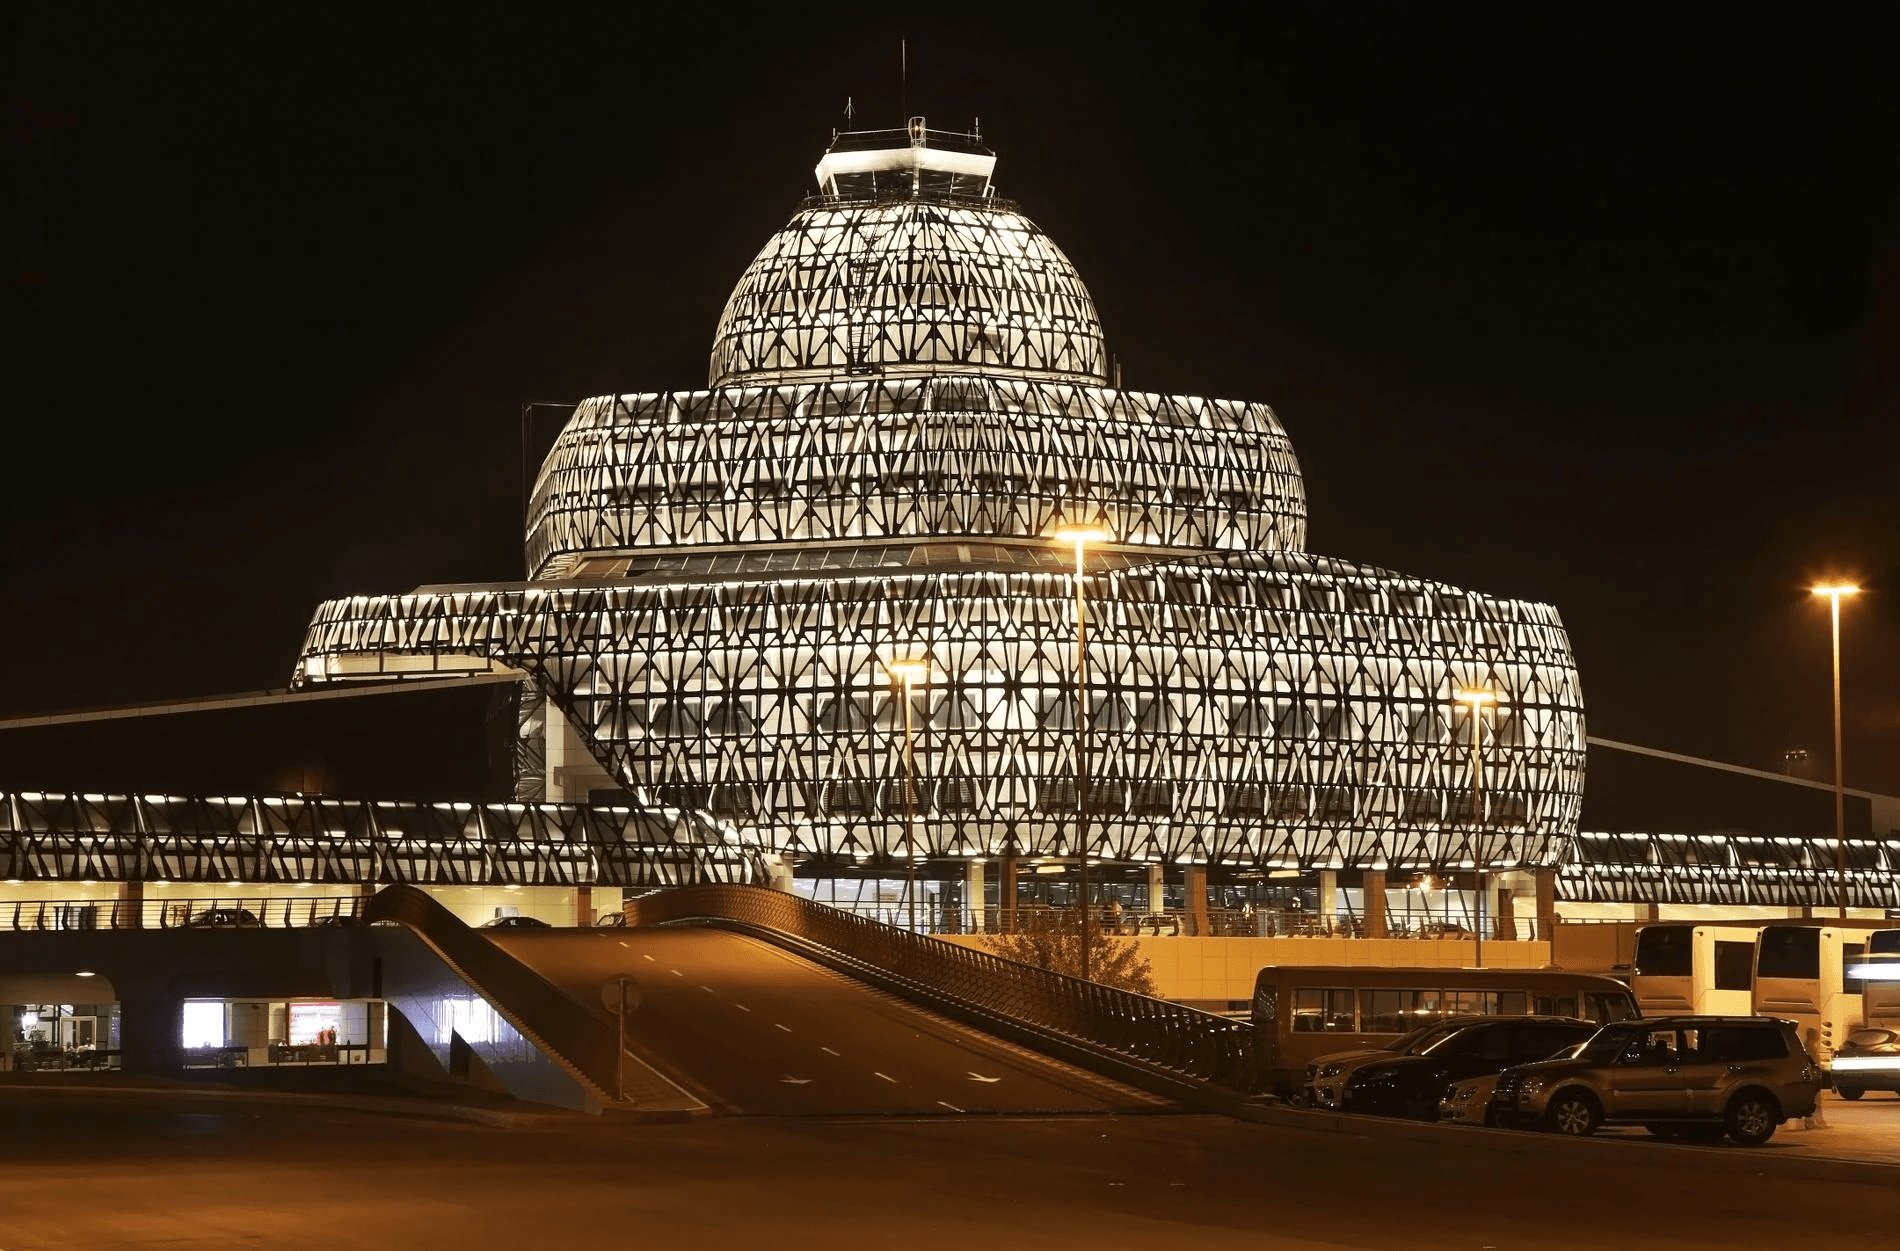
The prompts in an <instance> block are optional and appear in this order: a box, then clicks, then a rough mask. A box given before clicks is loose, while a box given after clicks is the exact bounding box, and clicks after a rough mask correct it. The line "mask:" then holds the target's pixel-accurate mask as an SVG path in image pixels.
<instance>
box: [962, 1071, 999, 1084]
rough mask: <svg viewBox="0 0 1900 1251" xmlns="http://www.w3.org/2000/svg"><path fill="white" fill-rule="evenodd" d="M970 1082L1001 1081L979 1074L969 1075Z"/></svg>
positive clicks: (997, 1078)
mask: <svg viewBox="0 0 1900 1251" xmlns="http://www.w3.org/2000/svg"><path fill="white" fill-rule="evenodd" d="M967 1071H968V1070H966V1072H967ZM970 1080H971V1081H973V1082H1000V1081H1002V1080H1003V1079H1002V1078H1000V1077H985V1076H983V1075H982V1074H981V1073H971V1074H970Z"/></svg>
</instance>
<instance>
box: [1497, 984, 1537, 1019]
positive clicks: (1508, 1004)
mask: <svg viewBox="0 0 1900 1251" xmlns="http://www.w3.org/2000/svg"><path fill="white" fill-rule="evenodd" d="M1530 1001H1531V997H1530V992H1528V991H1522V990H1506V991H1500V992H1498V1012H1499V1014H1501V1015H1503V1016H1523V1015H1524V1014H1525V1013H1527V1012H1529V1011H1530V1010H1531V1009H1530Z"/></svg>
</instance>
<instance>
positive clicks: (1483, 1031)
mask: <svg viewBox="0 0 1900 1251" xmlns="http://www.w3.org/2000/svg"><path fill="white" fill-rule="evenodd" d="M1598 1028H1599V1027H1598V1026H1596V1025H1594V1024H1592V1023H1591V1022H1589V1021H1579V1020H1575V1019H1572V1018H1570V1017H1560V1016H1509V1017H1493V1018H1491V1019H1490V1020H1486V1021H1478V1022H1474V1023H1472V1024H1470V1025H1467V1026H1465V1027H1464V1028H1463V1029H1460V1030H1458V1031H1456V1032H1455V1033H1451V1034H1448V1035H1446V1036H1445V1037H1444V1038H1441V1039H1439V1040H1438V1041H1437V1042H1436V1043H1435V1044H1433V1045H1432V1046H1431V1047H1430V1048H1428V1049H1427V1050H1425V1051H1424V1052H1422V1053H1420V1054H1418V1055H1409V1056H1394V1057H1393V1058H1392V1059H1390V1060H1381V1061H1379V1062H1378V1063H1376V1064H1368V1065H1365V1066H1363V1067H1361V1068H1360V1069H1359V1070H1358V1071H1357V1072H1355V1073H1354V1074H1353V1075H1352V1078H1351V1080H1350V1081H1348V1082H1347V1084H1346V1089H1345V1092H1344V1096H1343V1098H1342V1099H1341V1100H1340V1104H1341V1107H1342V1108H1343V1110H1345V1111H1347V1112H1359V1113H1363V1114H1365V1115H1368V1116H1403V1117H1409V1118H1411V1119H1413V1120H1419V1121H1435V1120H1437V1119H1438V1100H1439V1098H1440V1096H1442V1095H1443V1094H1444V1093H1445V1087H1446V1086H1448V1085H1450V1084H1451V1083H1453V1082H1461V1081H1464V1080H1465V1079H1466V1078H1471V1077H1481V1076H1483V1075H1485V1074H1487V1073H1501V1072H1503V1071H1504V1070H1505V1069H1508V1068H1510V1067H1512V1066H1513V1065H1517V1064H1529V1063H1532V1062H1534V1061H1536V1060H1542V1059H1545V1058H1546V1057H1548V1056H1550V1055H1552V1054H1554V1053H1555V1052H1558V1051H1561V1050H1563V1049H1564V1048H1566V1047H1570V1046H1574V1045H1575V1044H1577V1043H1580V1042H1582V1041H1583V1040H1584V1039H1586V1038H1588V1037H1590V1036H1591V1035H1592V1034H1594V1033H1596V1032H1597V1029H1598Z"/></svg>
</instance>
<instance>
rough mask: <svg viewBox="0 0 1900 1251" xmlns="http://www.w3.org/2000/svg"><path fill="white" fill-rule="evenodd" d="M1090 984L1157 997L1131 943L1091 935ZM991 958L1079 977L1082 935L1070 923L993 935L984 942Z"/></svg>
mask: <svg viewBox="0 0 1900 1251" xmlns="http://www.w3.org/2000/svg"><path fill="white" fill-rule="evenodd" d="M1088 937H1089V980H1090V981H1092V982H1097V983H1099V984H1101V985H1103V986H1110V987H1113V988H1114V989H1116V990H1127V991H1133V992H1134V993H1135V994H1137V995H1158V994H1159V993H1160V992H1159V991H1158V990H1157V989H1156V987H1155V979H1154V968H1153V966H1152V965H1151V964H1150V963H1149V961H1148V958H1147V957H1146V956H1144V955H1142V954H1141V947H1140V945H1139V944H1137V943H1136V942H1135V941H1134V940H1133V939H1129V938H1116V937H1113V936H1112V935H1108V934H1102V933H1099V932H1095V931H1093V930H1091V931H1090V933H1089V935H1088ZM983 946H984V948H985V949H986V950H988V951H989V952H990V954H992V955H998V956H1001V957H1003V959H1005V960H1014V961H1016V963H1018V964H1028V965H1033V966H1035V967H1036V968H1039V969H1048V970H1049V971H1050V972H1052V973H1064V974H1067V975H1068V976H1070V977H1080V976H1082V935H1081V934H1080V933H1079V932H1078V931H1077V928H1076V927H1075V925H1074V924H1073V923H1071V924H1069V925H1062V926H1057V927H1053V928H1050V929H1047V930H1037V931H1031V932H1028V933H1021V934H992V935H990V936H988V937H987V938H985V939H984V940H983Z"/></svg>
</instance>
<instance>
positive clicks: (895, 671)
mask: <svg viewBox="0 0 1900 1251" xmlns="http://www.w3.org/2000/svg"><path fill="white" fill-rule="evenodd" d="M885 668H886V670H887V671H888V672H889V673H890V675H891V677H892V678H893V679H895V680H896V681H897V683H898V684H899V685H900V686H901V687H902V688H903V692H904V861H905V883H904V892H905V896H906V897H907V898H908V899H909V900H910V928H911V932H912V933H915V932H916V931H917V752H916V737H915V731H914V729H913V722H912V720H911V687H912V685H914V684H915V683H918V682H928V681H929V680H930V662H929V661H927V660H898V661H893V662H892V663H891V664H889V665H887V666H885Z"/></svg>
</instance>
